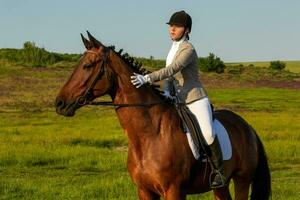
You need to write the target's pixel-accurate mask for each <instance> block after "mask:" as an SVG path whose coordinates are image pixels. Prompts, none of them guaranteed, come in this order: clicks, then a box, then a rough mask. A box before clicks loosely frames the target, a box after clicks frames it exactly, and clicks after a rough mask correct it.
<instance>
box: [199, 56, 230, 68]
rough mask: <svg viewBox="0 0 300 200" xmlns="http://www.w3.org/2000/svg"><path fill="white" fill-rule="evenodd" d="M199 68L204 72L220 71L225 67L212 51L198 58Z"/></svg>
mask: <svg viewBox="0 0 300 200" xmlns="http://www.w3.org/2000/svg"><path fill="white" fill-rule="evenodd" d="M199 63H200V69H201V70H202V71H204V72H217V73H222V72H224V69H225V67H226V66H225V64H224V62H223V61H222V60H221V59H220V58H219V57H217V56H215V55H214V54H213V53H210V54H209V56H207V57H204V58H200V59H199Z"/></svg>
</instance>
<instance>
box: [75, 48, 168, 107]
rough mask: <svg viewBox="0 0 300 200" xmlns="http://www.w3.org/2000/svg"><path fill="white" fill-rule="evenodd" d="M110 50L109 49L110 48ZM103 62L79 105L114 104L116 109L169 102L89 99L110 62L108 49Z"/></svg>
mask: <svg viewBox="0 0 300 200" xmlns="http://www.w3.org/2000/svg"><path fill="white" fill-rule="evenodd" d="M108 50H109V49H108ZM86 53H93V54H96V55H97V54H98V53H97V52H94V51H91V50H87V51H86ZM101 60H102V63H101V65H100V67H99V71H98V73H97V75H96V77H95V79H94V80H93V82H92V84H91V85H90V86H89V87H88V89H87V90H86V91H85V93H84V94H83V95H81V96H79V97H78V98H77V99H76V103H77V104H78V105H79V106H84V105H94V106H112V107H116V109H118V108H121V107H137V106H145V107H151V106H154V105H157V104H163V103H166V102H169V101H170V100H168V99H165V100H161V101H155V102H150V103H132V104H130V103H124V104H123V103H121V104H116V103H113V102H112V101H100V102H93V101H89V100H88V99H89V97H91V96H92V95H93V89H94V86H95V85H96V83H97V81H98V80H100V79H101V78H102V77H103V76H104V75H105V65H107V64H108V60H109V53H108V51H106V53H105V55H104V56H102V59H101Z"/></svg>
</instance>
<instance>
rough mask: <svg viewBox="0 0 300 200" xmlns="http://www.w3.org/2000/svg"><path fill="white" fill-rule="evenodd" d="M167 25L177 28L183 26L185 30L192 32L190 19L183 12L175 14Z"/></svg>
mask: <svg viewBox="0 0 300 200" xmlns="http://www.w3.org/2000/svg"><path fill="white" fill-rule="evenodd" d="M167 24H169V25H172V24H174V25H179V26H183V27H185V28H188V29H189V30H190V32H191V30H192V18H191V16H190V15H189V14H187V13H186V12H185V11H184V10H182V11H179V12H175V13H174V14H173V15H172V16H171V18H170V20H169V22H168V23H167Z"/></svg>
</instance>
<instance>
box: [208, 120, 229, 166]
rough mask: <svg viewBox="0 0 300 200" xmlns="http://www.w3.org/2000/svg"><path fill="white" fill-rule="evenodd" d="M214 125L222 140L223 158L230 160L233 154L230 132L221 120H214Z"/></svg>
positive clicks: (220, 140)
mask: <svg viewBox="0 0 300 200" xmlns="http://www.w3.org/2000/svg"><path fill="white" fill-rule="evenodd" d="M213 126H214V130H215V131H216V134H217V136H218V139H219V142H220V146H221V150H222V154H223V160H229V159H230V158H231V156H232V147H231V142H230V139H229V136H228V133H227V131H226V129H225V128H224V126H223V125H222V124H221V122H220V121H219V120H217V119H215V120H214V124H213Z"/></svg>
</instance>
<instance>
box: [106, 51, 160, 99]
mask: <svg viewBox="0 0 300 200" xmlns="http://www.w3.org/2000/svg"><path fill="white" fill-rule="evenodd" d="M107 48H109V49H111V50H112V51H114V52H115V53H116V54H117V55H118V56H119V57H120V58H121V59H122V60H123V61H124V62H125V63H127V64H128V66H130V67H131V68H133V70H134V71H136V72H137V73H139V74H142V75H146V74H149V73H151V71H149V70H147V69H145V68H144V67H143V64H142V63H141V62H139V61H137V60H135V59H134V58H133V57H132V56H130V55H129V54H128V53H126V52H125V53H123V54H122V52H123V49H120V50H119V51H115V46H108V47H107ZM151 88H152V89H153V91H154V92H155V93H156V94H158V95H159V96H160V97H161V98H164V97H163V96H162V91H161V90H159V89H158V88H159V85H156V84H151Z"/></svg>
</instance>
